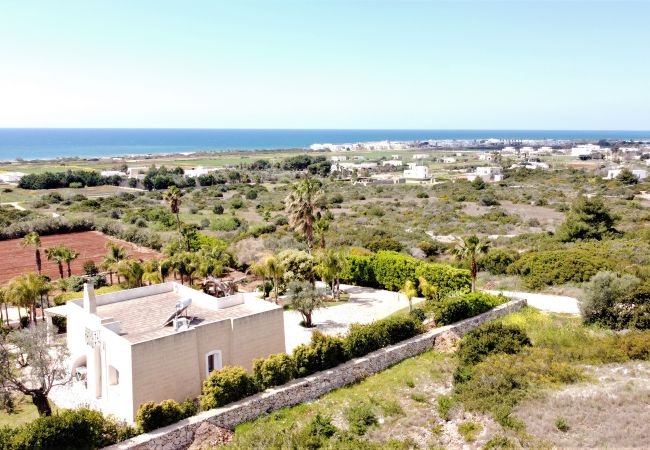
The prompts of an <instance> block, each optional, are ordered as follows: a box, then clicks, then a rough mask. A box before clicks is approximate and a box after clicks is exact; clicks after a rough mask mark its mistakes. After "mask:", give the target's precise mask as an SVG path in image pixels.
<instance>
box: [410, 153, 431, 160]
mask: <svg viewBox="0 0 650 450" xmlns="http://www.w3.org/2000/svg"><path fill="white" fill-rule="evenodd" d="M413 159H429V155H428V154H426V153H415V154H414V155H413Z"/></svg>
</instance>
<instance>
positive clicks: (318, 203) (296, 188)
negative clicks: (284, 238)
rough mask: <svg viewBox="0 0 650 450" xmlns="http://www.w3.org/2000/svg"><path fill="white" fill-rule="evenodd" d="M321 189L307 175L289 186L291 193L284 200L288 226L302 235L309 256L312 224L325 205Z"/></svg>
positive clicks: (317, 183) (315, 181)
mask: <svg viewBox="0 0 650 450" xmlns="http://www.w3.org/2000/svg"><path fill="white" fill-rule="evenodd" d="M321 187H322V185H321V182H320V181H318V180H316V179H314V178H312V177H310V176H309V175H307V176H305V178H303V179H302V180H300V181H298V182H297V183H294V184H293V185H291V192H290V193H289V195H288V196H287V198H286V199H285V200H284V202H285V209H286V210H287V213H288V214H289V226H290V227H291V229H293V230H294V231H298V232H301V233H304V235H305V238H306V239H307V249H308V251H309V254H311V251H312V249H313V246H314V222H316V220H318V219H319V218H320V212H321V211H323V210H325V205H326V203H325V196H324V194H323V191H322V189H321Z"/></svg>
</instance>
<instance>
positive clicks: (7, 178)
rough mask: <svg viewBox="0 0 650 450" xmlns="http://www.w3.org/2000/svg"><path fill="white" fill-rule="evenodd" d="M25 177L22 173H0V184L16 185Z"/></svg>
mask: <svg viewBox="0 0 650 450" xmlns="http://www.w3.org/2000/svg"><path fill="white" fill-rule="evenodd" d="M25 175H26V174H25V173H23V172H0V183H18V182H19V181H20V179H21V178H22V177H24V176H25Z"/></svg>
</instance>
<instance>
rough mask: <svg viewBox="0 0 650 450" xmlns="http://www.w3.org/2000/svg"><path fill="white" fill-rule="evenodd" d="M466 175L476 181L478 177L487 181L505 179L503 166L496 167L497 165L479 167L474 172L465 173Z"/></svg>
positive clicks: (470, 179)
mask: <svg viewBox="0 0 650 450" xmlns="http://www.w3.org/2000/svg"><path fill="white" fill-rule="evenodd" d="M465 177H466V178H467V179H468V180H469V181H474V180H475V179H477V178H480V179H482V180H483V181H487V182H490V181H501V180H503V174H502V173H501V167H495V166H485V167H477V168H476V170H475V171H474V172H472V173H468V174H465Z"/></svg>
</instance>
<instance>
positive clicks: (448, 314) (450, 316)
mask: <svg viewBox="0 0 650 450" xmlns="http://www.w3.org/2000/svg"><path fill="white" fill-rule="evenodd" d="M506 301H507V299H506V298H505V297H503V296H502V295H499V296H496V295H490V294H484V293H482V292H472V293H469V294H464V295H459V296H455V297H448V298H446V299H445V300H443V301H442V302H440V303H437V304H435V305H433V307H432V308H433V317H434V320H435V322H436V325H439V326H442V325H449V324H451V323H454V322H458V321H459V320H463V319H467V318H469V317H474V316H478V315H479V314H482V313H484V312H486V311H489V310H490V309H492V308H494V307H496V306H499V305H502V304H503V303H505V302H506Z"/></svg>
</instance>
